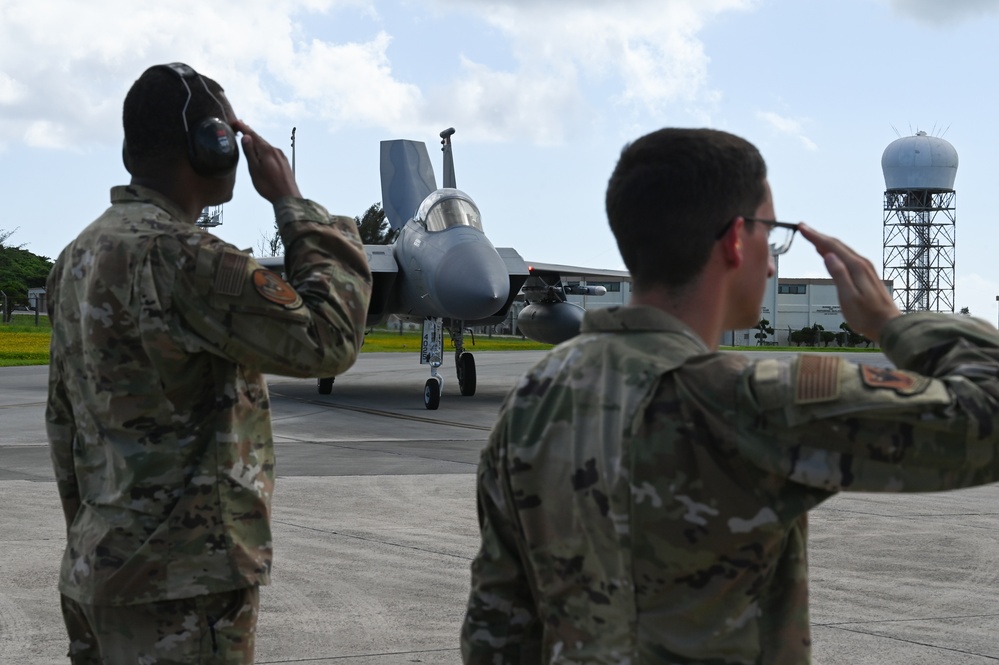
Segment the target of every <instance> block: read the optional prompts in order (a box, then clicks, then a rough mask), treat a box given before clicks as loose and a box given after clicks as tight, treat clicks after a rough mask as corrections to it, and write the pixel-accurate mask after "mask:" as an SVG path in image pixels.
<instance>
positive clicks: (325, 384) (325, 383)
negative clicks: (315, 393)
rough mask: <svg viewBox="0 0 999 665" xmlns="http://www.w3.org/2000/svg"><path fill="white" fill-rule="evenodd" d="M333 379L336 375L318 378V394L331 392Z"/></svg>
mask: <svg viewBox="0 0 999 665" xmlns="http://www.w3.org/2000/svg"><path fill="white" fill-rule="evenodd" d="M335 379H336V377H333V376H330V377H327V378H322V379H319V382H318V387H319V394H320V395H329V394H330V393H331V392H333V381H334V380H335Z"/></svg>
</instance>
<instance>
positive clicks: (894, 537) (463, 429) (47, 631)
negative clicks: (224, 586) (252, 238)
mask: <svg viewBox="0 0 999 665" xmlns="http://www.w3.org/2000/svg"><path fill="white" fill-rule="evenodd" d="M475 355H476V360H477V366H478V371H477V374H478V391H477V394H476V395H475V396H474V397H461V396H460V395H459V393H458V389H457V381H456V380H455V379H454V369H453V364H452V363H451V358H448V359H447V364H446V365H445V367H444V368H442V372H443V373H444V374H445V377H446V381H445V387H444V395H443V397H442V399H441V405H440V409H439V410H437V411H427V410H425V409H424V407H423V399H422V392H423V383H424V381H425V380H426V378H427V376H428V370H427V368H426V367H421V366H420V365H419V364H418V359H417V357H416V355H415V354H379V353H372V354H362V356H361V359H360V360H359V362H358V363H357V365H356V366H355V367H354V368H353V369H351V370H350V371H349V372H348V373H347V374H345V375H343V376H341V377H338V378H337V380H336V383H335V384H334V387H333V394H331V395H328V396H321V395H318V394H317V392H316V389H315V381H309V380H299V379H288V378H283V377H270V381H269V386H270V391H271V397H272V408H273V414H274V433H275V445H276V449H277V474H278V480H277V487H276V490H275V497H274V515H273V518H274V539H275V560H274V574H273V583H272V584H271V585H270V586H268V587H265V588H264V589H263V591H262V593H261V615H260V623H259V627H258V631H259V634H258V640H257V645H258V646H257V662H258V663H261V664H265V663H308V664H310V665H322V664H334V663H335V664H345V663H346V664H356V665H367V664H376V663H377V664H381V663H385V664H395V663H432V664H442V665H443V664H446V665H455V664H457V663H460V660H461V659H460V655H459V652H458V639H457V636H458V629H459V626H460V624H461V619H462V616H463V614H464V606H465V601H466V598H467V593H468V579H469V572H468V568H469V564H470V563H471V560H472V557H473V556H474V555H475V552H476V550H477V547H478V531H477V526H476V517H475V501H474V495H475V465H476V463H477V461H478V456H479V451H480V450H481V448H482V446H483V445H484V443H485V440H486V437H487V436H488V431H489V428H490V426H491V425H492V422H493V420H494V418H495V416H496V413H497V410H498V408H499V403H500V401H501V399H502V396H503V395H504V394H505V392H506V391H507V390H508V389H509V388H510V386H512V385H513V383H514V381H515V379H516V377H517V376H518V375H519V374H520V373H522V372H523V371H524V370H525V369H526V368H527V367H528V366H529V365H530V364H532V363H533V362H534V361H535V360H537V359H538V358H540V357H541V355H542V353H541V352H502V353H500V352H486V353H476V354H475ZM859 357H861V358H862V359H863V360H864V361H865V362H876V363H885V362H886V361H885V360H884V358H883V357H882V356H880V355H875V356H871V355H869V354H864V355H862V356H859ZM46 373H47V368H46V367H12V368H0V548H2V550H0V552H2V556H0V664H7V663H11V664H17V665H21V664H24V665H35V664H38V665H41V664H46V665H47V664H49V663H53V664H54V663H60V664H62V663H67V662H68V660H67V659H66V658H65V657H64V654H65V651H66V641H65V637H64V632H63V627H62V621H61V616H60V613H59V603H58V594H57V591H56V581H57V574H58V566H59V559H60V556H61V552H62V548H63V544H64V527H63V522H62V514H61V511H60V509H59V505H58V498H57V495H56V488H55V483H54V482H53V479H52V472H51V469H50V465H49V459H48V451H47V447H46V441H45V428H44V408H45V406H44V403H45V391H46ZM809 557H810V567H811V606H812V610H811V611H812V637H813V643H814V647H813V649H814V662H815V663H816V664H819V665H832V664H837V665H839V664H842V663H860V664H867V663H870V664H872V665H873V664H875V663H876V664H878V665H882V664H885V663H888V664H899V665H901V664H903V663H904V664H907V665H908V664H918V663H927V664H929V663H933V664H938V663H944V664H948V665H950V664H953V665H957V664H961V665H984V664H985V663H993V664H995V663H996V662H997V661H999V637H997V634H999V584H997V582H999V580H997V574H999V487H997V486H987V487H982V488H977V489H972V490H962V491H958V492H949V493H944V494H925V495H874V494H843V495H840V496H838V497H835V498H834V499H832V500H830V501H828V502H826V503H825V504H823V505H822V506H821V507H820V508H818V509H817V510H815V511H813V512H812V513H811V517H810V553H809Z"/></svg>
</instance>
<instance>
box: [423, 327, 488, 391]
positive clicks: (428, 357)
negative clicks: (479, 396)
mask: <svg viewBox="0 0 999 665" xmlns="http://www.w3.org/2000/svg"><path fill="white" fill-rule="evenodd" d="M450 323H451V325H449V326H448V334H449V335H450V336H451V341H452V342H453V343H454V364H455V371H456V373H457V375H458V390H459V392H460V393H461V394H462V396H464V397H471V396H472V395H474V394H475V358H474V357H473V356H472V354H471V353H468V352H467V351H465V335H464V322H463V321H451V322H450ZM443 347H444V321H443V319H440V318H435V317H427V318H426V319H424V321H423V343H422V346H421V349H420V364H421V365H430V378H429V379H427V382H426V383H425V384H424V386H423V405H424V406H426V407H427V409H430V410H431V411H433V410H435V409H437V407H439V406H440V401H441V393H443V392H444V377H442V376H441V375H440V374H438V373H437V368H438V367H440V366H441V362H442V359H443V355H444V348H443Z"/></svg>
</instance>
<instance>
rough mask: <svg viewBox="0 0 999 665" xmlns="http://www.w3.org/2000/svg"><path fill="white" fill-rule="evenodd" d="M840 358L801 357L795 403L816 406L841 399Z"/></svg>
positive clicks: (827, 356)
mask: <svg viewBox="0 0 999 665" xmlns="http://www.w3.org/2000/svg"><path fill="white" fill-rule="evenodd" d="M839 365H840V358H838V357H837V356H834V355H825V356H801V358H799V359H798V373H797V376H796V377H795V380H794V403H795V404H814V403H817V402H829V401H832V400H834V399H838V398H839Z"/></svg>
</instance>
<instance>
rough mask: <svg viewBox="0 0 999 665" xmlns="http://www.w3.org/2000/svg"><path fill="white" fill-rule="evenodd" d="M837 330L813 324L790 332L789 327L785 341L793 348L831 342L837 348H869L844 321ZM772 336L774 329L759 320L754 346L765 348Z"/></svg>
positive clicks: (863, 339)
mask: <svg viewBox="0 0 999 665" xmlns="http://www.w3.org/2000/svg"><path fill="white" fill-rule="evenodd" d="M839 328H840V329H839V332H833V331H832V330H826V329H825V327H823V326H821V325H819V324H818V323H813V324H812V325H810V326H806V327H804V328H800V329H798V330H792V329H791V326H788V327H787V341H788V344H790V345H793V346H829V345H830V344H832V343H833V342H835V343H836V345H837V346H842V347H850V348H856V347H859V346H861V345H863V346H864V347H865V348H869V347H870V346H871V344H872V342H871V340H869V339H867V338H866V337H864V336H863V335H861V334H860V333H858V332H856V331H854V330H852V329H851V328H850V326H849V325H847V323H846V321H844V322H843V323H841V324H839ZM773 334H774V329H773V328H772V327H771V326H770V322H769V321H767V320H766V319H760V322H759V323H757V324H756V334H755V335H754V337H755V338H756V345H757V346H767V345H768V344H770V342H769V341H768V338H769V337H771V336H773Z"/></svg>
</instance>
